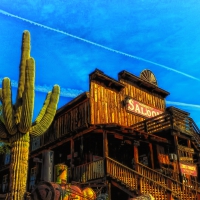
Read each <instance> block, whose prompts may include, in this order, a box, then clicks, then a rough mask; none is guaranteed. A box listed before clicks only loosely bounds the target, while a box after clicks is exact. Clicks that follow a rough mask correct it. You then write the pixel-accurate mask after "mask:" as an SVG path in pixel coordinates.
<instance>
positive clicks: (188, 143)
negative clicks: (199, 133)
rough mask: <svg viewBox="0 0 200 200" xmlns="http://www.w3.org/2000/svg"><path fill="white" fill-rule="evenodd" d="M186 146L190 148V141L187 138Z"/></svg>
mask: <svg viewBox="0 0 200 200" xmlns="http://www.w3.org/2000/svg"><path fill="white" fill-rule="evenodd" d="M187 146H188V147H189V148H191V141H190V140H187Z"/></svg>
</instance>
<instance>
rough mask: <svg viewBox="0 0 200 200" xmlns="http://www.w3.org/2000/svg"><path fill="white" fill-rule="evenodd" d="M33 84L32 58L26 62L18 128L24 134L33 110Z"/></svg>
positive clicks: (33, 65)
mask: <svg viewBox="0 0 200 200" xmlns="http://www.w3.org/2000/svg"><path fill="white" fill-rule="evenodd" d="M34 84H35V61H34V59H33V58H29V59H28V60H27V67H26V80H25V86H24V93H23V96H22V102H23V104H22V113H21V120H20V124H19V126H18V128H19V131H21V132H22V133H26V132H28V131H29V129H30V127H31V125H32V117H33V108H34V95H35V94H34Z"/></svg>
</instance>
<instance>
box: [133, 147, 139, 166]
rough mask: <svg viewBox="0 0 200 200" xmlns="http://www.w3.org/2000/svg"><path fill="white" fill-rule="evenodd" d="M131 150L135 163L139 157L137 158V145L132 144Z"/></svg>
mask: <svg viewBox="0 0 200 200" xmlns="http://www.w3.org/2000/svg"><path fill="white" fill-rule="evenodd" d="M133 152H134V161H135V163H136V164H137V163H138V162H139V158H138V147H137V146H135V145H134V146H133Z"/></svg>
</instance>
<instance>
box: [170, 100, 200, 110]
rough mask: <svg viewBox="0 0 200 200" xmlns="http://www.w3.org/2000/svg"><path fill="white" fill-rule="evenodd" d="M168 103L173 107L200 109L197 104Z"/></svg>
mask: <svg viewBox="0 0 200 200" xmlns="http://www.w3.org/2000/svg"><path fill="white" fill-rule="evenodd" d="M166 103H167V104H171V105H176V106H184V107H190V108H197V109H200V105H196V104H188V103H182V102H174V101H166Z"/></svg>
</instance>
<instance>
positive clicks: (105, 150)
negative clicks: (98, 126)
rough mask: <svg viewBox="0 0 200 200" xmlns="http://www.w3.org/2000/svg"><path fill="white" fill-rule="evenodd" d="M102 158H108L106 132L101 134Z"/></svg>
mask: <svg viewBox="0 0 200 200" xmlns="http://www.w3.org/2000/svg"><path fill="white" fill-rule="evenodd" d="M103 157H104V158H105V157H108V138H107V132H106V131H104V132H103Z"/></svg>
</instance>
